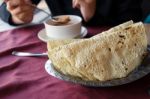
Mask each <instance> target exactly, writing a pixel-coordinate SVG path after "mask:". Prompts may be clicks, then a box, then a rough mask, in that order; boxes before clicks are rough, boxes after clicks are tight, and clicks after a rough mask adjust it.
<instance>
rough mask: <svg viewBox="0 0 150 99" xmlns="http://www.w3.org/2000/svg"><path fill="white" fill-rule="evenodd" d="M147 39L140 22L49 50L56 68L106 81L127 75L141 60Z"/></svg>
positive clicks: (85, 78) (86, 78)
mask: <svg viewBox="0 0 150 99" xmlns="http://www.w3.org/2000/svg"><path fill="white" fill-rule="evenodd" d="M146 49H147V39H146V33H145V29H144V26H143V24H142V23H136V24H133V25H131V26H129V27H127V28H125V29H123V30H121V31H116V32H113V33H106V35H105V34H102V35H101V34H99V36H98V38H97V39H94V38H91V39H85V40H82V41H80V40H79V41H76V42H73V43H70V44H67V45H64V46H60V47H57V48H55V49H53V50H51V51H49V59H50V60H51V61H52V63H53V64H54V66H55V68H56V69H57V70H59V71H60V72H62V73H64V74H66V75H72V76H76V77H80V78H82V79H84V80H90V81H91V80H94V81H95V80H99V81H106V80H111V79H115V78H122V77H126V76H127V75H128V74H129V73H130V72H131V71H133V70H134V69H135V68H136V67H137V66H138V65H139V64H140V63H141V61H142V59H143V54H144V53H145V52H146Z"/></svg>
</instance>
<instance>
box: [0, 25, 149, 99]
mask: <svg viewBox="0 0 150 99" xmlns="http://www.w3.org/2000/svg"><path fill="white" fill-rule="evenodd" d="M149 27H150V26H149ZM42 28H43V25H36V26H30V27H26V28H19V29H14V30H11V31H5V32H1V33H0V99H150V95H149V94H148V88H149V89H150V74H149V75H147V76H145V77H144V78H141V79H139V80H137V81H135V82H133V83H130V84H126V85H122V86H117V87H108V88H93V87H85V86H81V85H78V84H73V83H69V82H65V81H62V80H59V79H57V78H54V77H52V76H50V75H48V73H47V72H46V71H45V69H44V65H45V62H46V61H47V60H48V58H47V57H17V56H12V55H11V52H12V51H14V50H16V51H26V52H45V51H46V43H44V42H42V41H40V40H39V39H38V37H37V33H38V31H40V30H41V29H42ZM88 29H89V36H91V35H94V34H96V33H97V32H98V31H99V32H100V31H102V30H104V29H106V27H104V28H100V27H96V28H88ZM149 37H150V36H149Z"/></svg>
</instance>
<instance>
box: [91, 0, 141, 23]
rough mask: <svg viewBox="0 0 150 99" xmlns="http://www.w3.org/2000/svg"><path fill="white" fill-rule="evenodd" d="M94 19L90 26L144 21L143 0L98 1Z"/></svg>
mask: <svg viewBox="0 0 150 99" xmlns="http://www.w3.org/2000/svg"><path fill="white" fill-rule="evenodd" d="M96 2H97V3H96V4H97V5H96V12H95V15H94V17H93V18H92V19H91V20H90V21H89V22H88V24H89V25H111V26H112V25H117V24H121V23H123V22H125V21H129V20H133V21H135V22H137V21H141V20H142V9H141V3H142V0H97V1H96Z"/></svg>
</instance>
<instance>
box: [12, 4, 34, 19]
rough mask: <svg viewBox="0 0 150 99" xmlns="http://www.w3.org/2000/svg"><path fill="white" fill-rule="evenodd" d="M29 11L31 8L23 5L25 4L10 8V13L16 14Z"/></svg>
mask: <svg viewBox="0 0 150 99" xmlns="http://www.w3.org/2000/svg"><path fill="white" fill-rule="evenodd" d="M31 11H32V12H33V8H32V7H30V6H27V5H25V6H19V7H17V8H16V9H13V10H11V12H10V13H11V14H12V15H14V16H16V15H17V14H19V13H24V12H31Z"/></svg>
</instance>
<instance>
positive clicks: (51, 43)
mask: <svg viewBox="0 0 150 99" xmlns="http://www.w3.org/2000/svg"><path fill="white" fill-rule="evenodd" d="M132 24H133V21H132V20H131V21H128V22H125V23H123V24H120V25H118V26H115V27H113V28H110V29H109V30H108V31H104V32H102V33H103V34H104V35H105V34H106V33H111V32H115V31H119V30H122V29H124V28H126V27H128V26H130V25H132ZM99 35H100V34H98V35H96V36H93V37H91V38H97V37H99ZM78 40H82V39H66V40H49V41H48V42H47V48H48V50H52V49H53V48H56V47H59V46H62V45H66V44H69V43H72V42H74V41H78Z"/></svg>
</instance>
